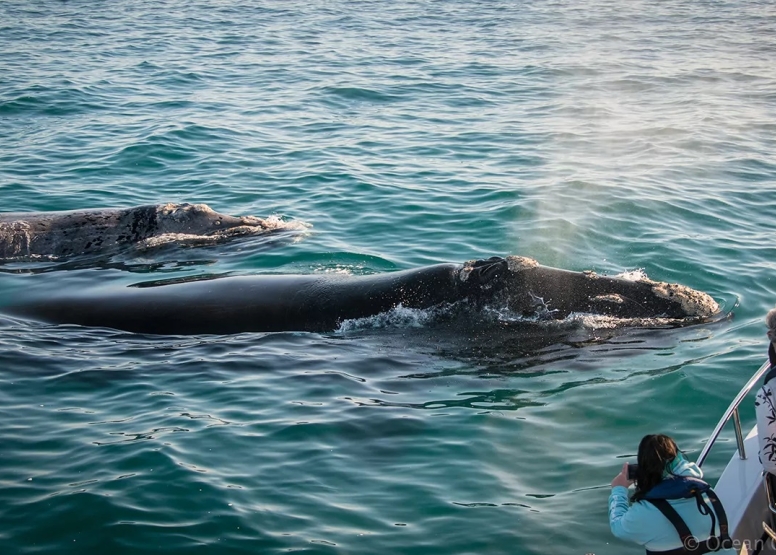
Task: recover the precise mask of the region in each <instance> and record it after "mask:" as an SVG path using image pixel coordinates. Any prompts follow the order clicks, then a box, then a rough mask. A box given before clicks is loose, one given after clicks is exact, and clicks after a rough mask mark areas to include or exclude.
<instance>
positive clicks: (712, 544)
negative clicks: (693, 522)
mask: <svg viewBox="0 0 776 555" xmlns="http://www.w3.org/2000/svg"><path fill="white" fill-rule="evenodd" d="M703 494H706V496H707V497H708V498H709V501H711V507H709V506H708V504H707V503H706V500H705V499H704V498H703ZM691 498H695V501H696V503H697V504H698V510H699V511H700V513H701V514H702V515H709V516H710V517H711V532H709V538H708V539H706V540H703V541H702V542H699V541H698V539H697V538H696V537H695V536H693V535H692V532H690V529H689V528H688V526H687V524H686V523H685V522H684V520H683V519H682V517H680V516H679V513H677V512H676V509H674V508H673V507H672V506H671V504H670V503H669V502H668V500H669V499H691ZM643 499H644V500H645V501H649V502H650V503H652V504H653V505H654V506H655V507H657V508H658V509H659V510H660V512H661V513H663V515H664V516H665V517H666V518H667V519H668V520H669V521H670V522H671V524H673V525H674V528H676V531H677V532H678V533H679V538H681V540H682V547H678V548H676V549H669V550H666V551H650V550H649V549H648V550H647V555H703V554H704V553H710V552H712V551H719V550H720V549H728V548H730V547H732V546H733V540H732V539H731V538H730V534H729V533H728V520H727V514H725V509H724V508H723V507H722V503H721V502H720V500H719V497H717V494H716V493H715V492H714V490H713V489H711V486H710V485H709V484H707V483H706V482H704V481H703V480H700V479H698V478H691V477H688V476H672V477H670V478H666V479H665V480H663V481H662V482H660V483H659V484H657V485H656V486H655V487H653V488H652V489H651V490H649V491H648V492H647V493H646V495H644V497H643ZM712 509H713V510H712ZM715 514H716V517H715V516H714V515H715ZM717 518H719V536H716V535H715V534H714V532H715V528H716V522H717Z"/></svg>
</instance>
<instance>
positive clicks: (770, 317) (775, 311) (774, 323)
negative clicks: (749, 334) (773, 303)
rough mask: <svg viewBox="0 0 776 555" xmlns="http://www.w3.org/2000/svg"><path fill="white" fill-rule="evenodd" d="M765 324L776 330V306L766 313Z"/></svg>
mask: <svg viewBox="0 0 776 555" xmlns="http://www.w3.org/2000/svg"><path fill="white" fill-rule="evenodd" d="M765 325H766V326H768V329H771V330H776V308H772V309H771V310H770V311H769V312H768V314H766V315H765Z"/></svg>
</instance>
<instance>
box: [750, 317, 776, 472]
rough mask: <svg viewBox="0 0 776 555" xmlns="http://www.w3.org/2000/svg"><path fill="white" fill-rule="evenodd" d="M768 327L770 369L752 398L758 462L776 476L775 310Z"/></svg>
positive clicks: (766, 318) (768, 318) (768, 321)
mask: <svg viewBox="0 0 776 555" xmlns="http://www.w3.org/2000/svg"><path fill="white" fill-rule="evenodd" d="M765 324H766V325H767V326H768V332H767V336H768V339H769V340H770V341H769V343H768V362H769V363H770V369H769V370H768V372H767V373H766V374H765V377H764V378H763V385H762V387H761V388H760V389H759V390H758V391H757V395H756V396H755V398H754V410H755V415H756V417H757V441H758V444H759V446H760V462H761V463H762V465H763V470H765V471H766V472H768V473H769V474H773V475H776V397H775V396H774V393H776V391H774V390H776V380H774V378H776V349H775V348H774V343H776V308H774V309H771V310H770V312H768V314H767V315H766V316H765Z"/></svg>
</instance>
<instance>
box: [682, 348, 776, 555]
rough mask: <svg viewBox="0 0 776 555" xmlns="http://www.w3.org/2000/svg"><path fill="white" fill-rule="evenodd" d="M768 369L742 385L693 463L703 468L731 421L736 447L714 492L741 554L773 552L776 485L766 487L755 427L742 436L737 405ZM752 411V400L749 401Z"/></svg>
mask: <svg viewBox="0 0 776 555" xmlns="http://www.w3.org/2000/svg"><path fill="white" fill-rule="evenodd" d="M769 368H770V364H769V363H768V362H765V363H764V364H763V365H762V366H761V367H760V369H759V370H757V372H755V373H754V375H752V377H751V378H750V379H749V381H748V382H747V383H746V384H745V385H744V387H742V388H741V391H739V392H738V395H736V397H735V399H733V402H732V403H730V406H729V407H728V409H727V411H725V413H724V414H723V415H722V418H720V420H719V422H718V423H717V426H716V427H715V428H714V431H713V432H712V433H711V436H709V439H708V441H707V442H706V445H705V446H704V447H703V449H702V450H701V453H700V455H698V459H697V460H696V464H697V465H698V466H699V467H701V468H702V467H703V463H704V462H705V461H706V458H707V457H708V455H709V453H710V452H711V449H712V448H713V447H714V445H715V444H716V441H717V439H718V438H719V435H720V433H721V432H722V430H723V429H724V427H725V425H726V424H727V423H728V422H729V421H730V420H731V418H732V420H733V427H734V429H735V436H736V444H737V449H736V452H735V453H734V454H733V456H732V457H731V458H730V461H729V462H728V463H727V465H726V466H725V469H724V470H723V472H722V474H721V475H720V477H719V480H718V481H717V484H716V486H714V490H715V491H716V492H717V495H718V496H719V498H720V500H721V501H722V505H723V506H724V507H725V512H726V513H727V517H728V529H729V532H730V537H731V538H732V539H733V547H735V549H736V550H737V551H738V552H739V553H741V555H752V554H753V553H755V552H756V549H757V547H760V548H761V549H760V551H759V553H760V555H776V532H773V528H775V527H776V526H775V525H774V523H775V522H776V519H775V518H774V517H776V495H775V494H776V484H772V485H773V488H772V489H773V492H772V491H771V490H769V489H768V488H766V480H765V479H764V476H763V467H762V465H761V464H760V458H759V456H758V454H759V445H758V441H757V426H754V427H753V428H752V429H751V430H750V431H749V434H748V435H746V436H744V434H743V431H742V429H741V417H740V414H739V407H740V405H741V403H742V402H743V401H744V399H746V398H747V396H748V394H749V392H750V391H751V390H752V389H753V388H754V387H755V386H759V385H760V383H761V381H762V378H763V376H764V375H765V373H766V372H767V371H768V369H769ZM749 403H750V406H751V409H752V411H754V402H753V401H751V400H750V401H749Z"/></svg>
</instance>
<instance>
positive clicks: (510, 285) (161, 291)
mask: <svg viewBox="0 0 776 555" xmlns="http://www.w3.org/2000/svg"><path fill="white" fill-rule="evenodd" d="M461 305H465V306H466V307H467V310H469V311H478V310H479V311H482V310H485V309H487V308H496V309H498V310H508V311H510V313H511V314H514V315H516V316H517V317H520V318H541V319H564V318H567V317H569V315H572V314H596V315H602V316H610V317H613V318H624V319H631V320H632V319H660V320H661V321H663V322H669V323H671V324H672V325H687V324H693V323H699V322H703V321H707V320H709V319H711V318H713V317H714V316H715V315H716V314H718V313H719V312H720V308H719V305H718V304H717V303H716V302H715V301H714V299H713V298H712V297H711V296H709V295H708V294H706V293H704V292H701V291H696V290H694V289H691V288H689V287H687V286H684V285H680V284H676V283H666V282H659V281H652V280H650V279H647V278H645V277H643V278H641V279H625V278H623V277H617V276H614V277H610V276H603V275H598V274H596V273H594V272H574V271H569V270H562V269H557V268H552V267H548V266H542V265H540V264H539V263H538V262H537V261H536V260H534V259H532V258H528V257H522V256H507V257H491V258H488V259H480V260H472V261H468V262H465V263H463V264H456V263H442V264H434V265H430V266H424V267H421V268H416V269H409V270H403V271H395V272H385V273H379V274H372V275H340V274H334V275H333V274H297V275H290V274H284V275H275V274H261V275H246V276H227V277H217V278H214V279H203V278H195V279H193V280H192V281H181V280H180V279H179V280H177V281H174V282H151V283H148V282H146V283H141V284H136V285H134V286H129V287H127V286H115V285H113V286H109V285H106V286H96V287H91V288H85V289H82V290H78V291H75V292H56V291H55V292H47V293H45V294H41V293H39V294H38V296H37V297H31V298H30V297H28V298H25V299H21V300H17V301H15V302H14V303H13V304H10V305H8V306H5V307H2V308H0V312H3V313H5V314H8V315H11V316H17V317H22V318H26V319H30V320H36V321H40V322H44V323H49V324H75V325H80V326H89V327H104V328H113V329H117V330H124V331H127V332H133V333H142V334H157V335H171V334H172V335H192V334H234V333H243V332H280V331H304V332H330V331H336V330H337V329H339V327H340V326H341V325H342V324H343V322H346V321H349V320H353V319H359V318H366V317H370V316H375V315H378V314H381V313H385V312H388V311H390V310H393V309H396V308H398V307H404V308H411V309H429V308H433V307H451V306H461Z"/></svg>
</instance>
